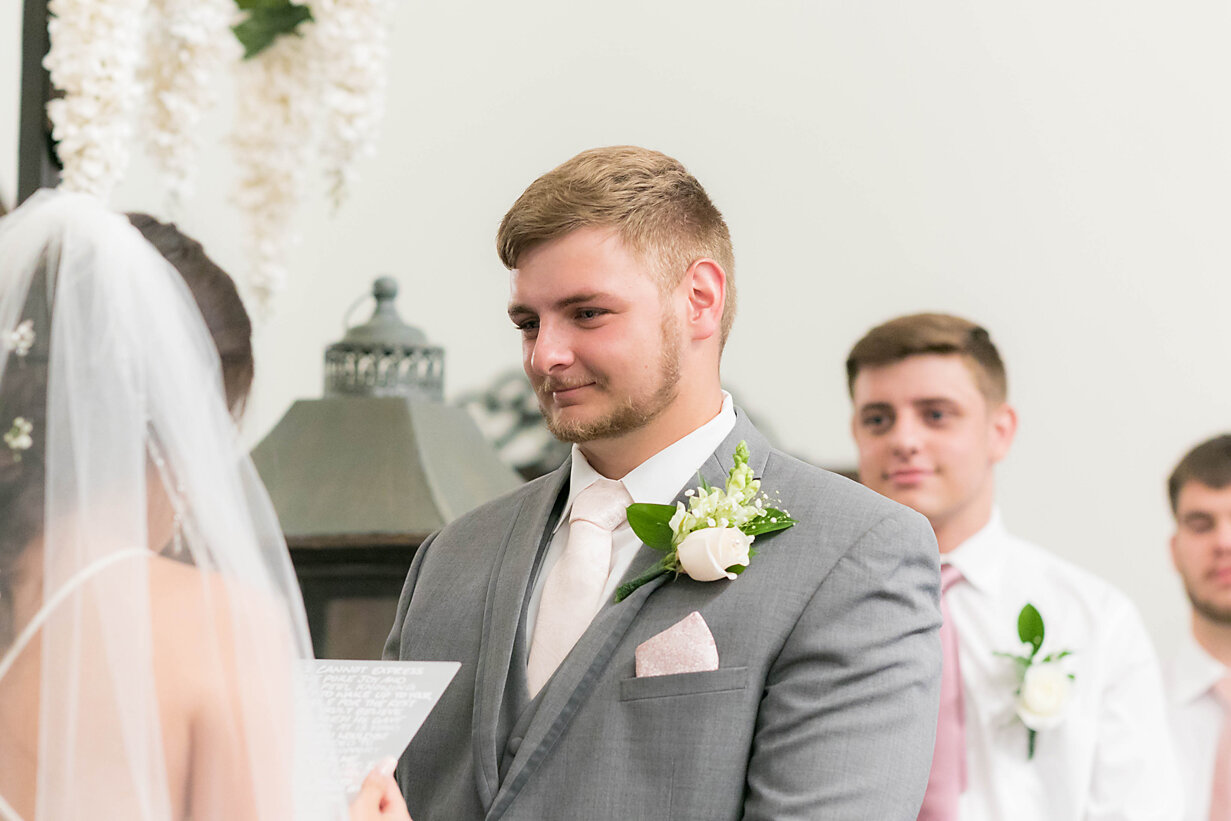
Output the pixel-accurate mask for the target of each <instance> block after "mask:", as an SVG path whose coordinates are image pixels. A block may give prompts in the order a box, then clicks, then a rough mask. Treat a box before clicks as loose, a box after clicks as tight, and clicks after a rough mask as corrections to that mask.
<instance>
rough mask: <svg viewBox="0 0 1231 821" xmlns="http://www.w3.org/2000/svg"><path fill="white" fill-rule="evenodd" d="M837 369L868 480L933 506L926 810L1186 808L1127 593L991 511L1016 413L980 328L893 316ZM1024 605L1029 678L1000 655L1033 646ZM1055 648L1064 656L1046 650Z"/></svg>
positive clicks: (1034, 812)
mask: <svg viewBox="0 0 1231 821" xmlns="http://www.w3.org/2000/svg"><path fill="white" fill-rule="evenodd" d="M846 370H847V379H848V387H849V390H850V393H851V398H852V401H853V404H854V414H853V418H852V421H851V430H852V433H853V435H854V438H855V444H856V446H857V447H858V450H859V473H860V477H861V479H862V481H863V482H864V484H866V485H868V486H869V487H871V488H872V489H874V490H877V491H879V492H880V493H882V494H884V495H886V496H888V497H889V498H890V499H893V500H894V501H897V502H901V503H902V504H905V505H908V506H910V507H913V508H914V509H915V510H918V511H919V512H920V513H922V514H924V515H925V516H927V518H928V521H929V522H930V523H931V525H932V529H933V530H934V531H935V533H936V540H937V543H938V544H939V547H940V552H941V580H942V582H941V584H942V612H944V613H945V618H946V626H945V627H944V628H942V630H941V644H942V648H943V649H944V653H945V669H944V676H943V680H942V685H941V709H940V718H939V723H938V726H937V738H936V750H935V758H934V761H933V764H932V773H931V776H930V778H929V782H928V789H927V793H926V796H925V798H924V803H923V808H922V810H921V812H920V815H919V818H920V819H921V821H922V820H923V819H926V821H937V820H938V819H943V820H944V821H955V820H957V819H960V821H1018V820H1019V821H1042V820H1043V819H1046V821H1095V819H1100V820H1101V819H1106V821H1112V819H1115V821H1163V820H1164V819H1166V820H1167V821H1175V819H1178V818H1180V815H1181V796H1180V789H1179V780H1178V773H1177V772H1176V767H1175V763H1174V759H1173V756H1172V753H1171V749H1170V744H1169V737H1168V733H1167V727H1166V719H1165V711H1164V706H1163V704H1164V702H1163V694H1162V685H1161V680H1160V676H1159V672H1158V664H1157V661H1156V657H1155V654H1154V650H1153V647H1152V645H1151V644H1150V641H1149V638H1148V637H1147V635H1146V632H1145V629H1144V627H1143V625H1142V623H1141V620H1140V618H1139V616H1138V614H1137V611H1136V609H1135V608H1134V607H1133V605H1132V604H1131V603H1130V602H1129V600H1128V599H1127V598H1126V597H1125V596H1124V595H1123V594H1121V593H1120V592H1119V591H1117V590H1115V589H1114V588H1113V587H1112V586H1111V585H1109V584H1107V583H1106V582H1104V581H1102V580H1101V579H1099V578H1097V577H1095V576H1093V575H1092V574H1090V573H1087V572H1085V571H1084V570H1081V569H1079V568H1077V567H1075V566H1073V565H1071V564H1069V563H1068V562H1065V561H1062V560H1061V559H1059V558H1057V557H1056V556H1054V555H1053V554H1051V553H1049V552H1047V551H1045V550H1043V549H1041V548H1039V547H1037V546H1035V545H1033V544H1031V543H1029V542H1026V541H1024V540H1022V539H1019V538H1016V537H1015V536H1012V535H1011V534H1010V533H1009V532H1008V531H1007V530H1006V529H1005V526H1004V524H1003V523H1002V521H1001V517H1000V513H999V511H998V510H997V508H996V492H995V471H996V465H997V464H998V463H999V462H1000V461H1001V460H1002V459H1003V458H1004V457H1005V455H1006V454H1007V453H1008V452H1009V447H1010V445H1011V444H1012V442H1013V437H1014V433H1015V432H1016V429H1017V414H1016V412H1015V411H1014V409H1013V407H1012V406H1011V405H1010V404H1009V403H1008V381H1007V378H1006V375H1005V368H1004V363H1003V362H1002V361H1001V358H1000V353H999V352H998V351H997V349H996V346H995V345H994V344H993V343H992V340H991V337H990V336H989V335H988V333H987V331H985V330H984V329H983V328H981V327H979V326H977V325H975V324H974V323H972V322H970V321H968V320H965V319H962V318H959V317H955V316H949V315H945V314H916V315H912V316H903V317H898V318H896V319H893V320H890V321H889V322H886V323H884V324H882V325H880V326H878V327H876V328H873V329H872V330H871V331H869V332H868V333H867V335H865V336H864V337H863V339H861V340H860V341H859V342H858V343H857V344H856V345H855V346H854V348H853V349H852V350H851V353H850V356H849V357H848V359H847V362H846ZM1064 471H1065V468H1064V467H1063V466H1058V470H1057V475H1058V476H1061V475H1063V473H1064ZM1026 604H1031V605H1033V606H1034V607H1035V608H1036V609H1037V611H1038V612H1039V614H1040V615H1041V616H1042V620H1043V624H1044V627H1045V632H1044V636H1043V644H1042V648H1041V650H1040V651H1039V652H1038V654H1037V655H1036V656H1035V657H1034V658H1035V660H1036V661H1037V662H1039V663H1038V664H1036V665H1034V669H1033V670H1031V671H1030V672H1029V673H1027V674H1026V678H1025V681H1024V682H1023V681H1021V680H1020V678H1019V674H1018V670H1017V665H1016V664H1015V663H1014V662H1013V661H1012V660H1010V659H1007V658H1005V657H1003V656H1001V655H998V654H999V653H1011V654H1013V655H1023V654H1025V655H1029V646H1028V645H1027V650H1026V651H1023V643H1022V641H1021V639H1020V638H1019V631H1018V618H1019V614H1020V613H1021V611H1022V609H1023V608H1024V606H1025V605H1026ZM1064 651H1070V652H1071V655H1069V656H1067V657H1064V658H1062V659H1060V660H1059V662H1058V666H1057V665H1054V664H1053V665H1048V664H1043V663H1042V661H1043V660H1044V659H1045V658H1046V657H1047V656H1049V655H1052V654H1059V653H1062V652H1064ZM1069 675H1072V676H1073V678H1071V679H1069V678H1068V676H1069ZM1019 686H1020V688H1021V697H1020V698H1019V697H1018V690H1019ZM1025 722H1029V724H1030V725H1031V726H1032V727H1033V728H1034V729H1033V731H1032V730H1031V728H1030V727H1028V726H1027V725H1026V723H1025Z"/></svg>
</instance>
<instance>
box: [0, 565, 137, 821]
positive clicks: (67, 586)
mask: <svg viewBox="0 0 1231 821" xmlns="http://www.w3.org/2000/svg"><path fill="white" fill-rule="evenodd" d="M153 555H154V554H153V553H151V552H150V551H149V550H146V549H144V548H140V547H129V548H125V549H124V550H117V551H116V552H114V553H109V554H107V555H106V556H103V557H102V558H101V559H98V560H97V561H95V562H94V563H93V564H89V565H86V566H85V567H83V568H81V569H80V570H78V571H77V572H76V573H75V574H73V575H72V577H70V578H69V580H68V581H67V582H65V583H64V584H63V585H61V586H60V589H59V590H57V591H56V592H55V594H54V595H52V597H51V598H49V599H48V600H47V601H45V602H43V606H42V607H40V608H39V610H38V612H37V613H35V614H34V618H32V619H30V621H28V622H27V623H26V626H25V627H24V628H23V629H22V631H21V633H20V634H18V636H17V638H16V639H14V640H13V643H12V644H10V645H9V649H8V650H6V651H5V653H4V658H2V659H0V679H2V678H4V675H5V673H7V672H8V671H9V668H10V667H12V666H13V663H14V662H16V661H17V657H18V656H20V655H21V651H22V650H24V649H26V645H27V644H29V643H30V640H31V639H33V638H34V636H35V634H37V633H38V631H39V628H40V627H42V626H43V623H44V622H46V621H47V619H48V618H49V617H50V616H51V613H52V611H54V610H55V609H56V608H57V607H59V606H60V604H61V603H63V601H64V600H65V599H66V598H68V596H69V594H70V593H72V592H73V591H74V590H76V589H77V588H78V587H81V585H83V584H85V583H86V582H88V581H89V580H90V578H91V577H93V576H96V575H98V574H99V573H100V572H101V571H103V570H105V569H106V568H108V567H110V566H111V565H113V564H115V563H116V562H118V561H120V560H122V559H130V558H133V557H136V556H146V557H148V556H153ZM0 818H3V819H4V821H22V817H21V816H20V815H18V814H17V810H15V809H13V807H12V805H11V804H9V802H7V801H5V800H4V796H3V795H0Z"/></svg>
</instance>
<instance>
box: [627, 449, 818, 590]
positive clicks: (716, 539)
mask: <svg viewBox="0 0 1231 821" xmlns="http://www.w3.org/2000/svg"><path fill="white" fill-rule="evenodd" d="M698 479H699V480H700V486H699V487H698V488H696V489H695V490H689V491H687V492H686V493H685V495H686V496H688V497H689V499H688V504H687V505H685V504H684V503H683V502H677V503H676V505H675V506H674V507H672V506H671V505H655V504H632V505H629V506H628V523H629V525H630V526H631V527H632V529H633V532H634V533H636V534H637V538H639V539H641V541H642V542H644V543H645V544H646V546H648V547H651V548H653V549H655V550H660V551H662V552H663V554H664V555H663V557H662V559H660V560H659V561H658V562H657V563H656V564H655V565H654V566H653V567H651V568H650V569H649V570H647V571H646V572H645V573H643V574H641V575H640V576H638V577H637V578H635V579H633V580H632V581H630V582H628V583H626V584H623V585H621V586H620V588H619V589H618V590H617V591H616V597H615V600H616V601H617V602H619V601H623V600H624V599H625V598H627V597H628V595H629V594H630V593H632V592H633V591H634V590H636V589H637V588H638V587H640V586H641V585H643V584H645V583H646V582H649V581H652V580H654V579H656V578H658V577H659V576H662V575H665V574H667V573H674V574H676V575H677V576H678V575H679V574H681V573H683V574H685V575H687V576H688V577H690V578H692V579H696V580H697V581H700V582H710V581H717V580H718V579H734V578H735V577H736V576H738V575H739V574H740V573H743V572H744V568H746V567H747V566H748V562H749V560H750V559H751V558H752V557H753V556H755V555H756V551H755V550H753V549H752V542H753V540H754V539H755V538H756V537H757V536H761V535H764V534H766V533H773V532H774V531H777V530H785V529H786V528H788V527H791V526H792V525H794V524H795V520H794V519H792V518H791V517H790V515H789V514H788V513H787V512H786V511H785V510H779V509H778V508H776V507H770V506H769V505H768V504H767V503H768V502H769V497H767V496H766V495H765V494H764V493H762V492H761V480H760V479H757V478H755V477H754V476H753V475H752V468H750V467H748V444H747V443H746V442H740V443H739V446H738V447H736V448H735V464H734V465H733V466H732V468H731V470H730V472H729V473H728V474H727V482H726V487H723V488H716V487H711V486H710V484H709V483H708V482H706V481H705V479H704V478H703V477H700V476H698Z"/></svg>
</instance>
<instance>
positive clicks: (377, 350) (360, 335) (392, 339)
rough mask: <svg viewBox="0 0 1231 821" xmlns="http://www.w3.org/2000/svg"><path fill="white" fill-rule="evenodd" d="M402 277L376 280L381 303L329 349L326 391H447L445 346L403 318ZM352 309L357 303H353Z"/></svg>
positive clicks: (432, 394)
mask: <svg viewBox="0 0 1231 821" xmlns="http://www.w3.org/2000/svg"><path fill="white" fill-rule="evenodd" d="M397 295H398V284H397V280H395V279H394V278H393V277H387V276H383V277H379V278H378V279H377V280H376V281H375V282H373V283H372V297H373V298H374V299H375V300H376V309H375V310H374V311H372V317H371V318H370V319H369V320H368V321H367V322H364V323H362V324H360V325H352V326H350V327H348V328H347V329H346V335H345V336H344V337H342V340H341V341H340V342H335V343H333V344H332V345H330V346H329V347H328V348H326V349H325V394H326V395H327V396H329V395H337V394H349V395H361V396H407V397H419V398H426V399H434V400H436V401H440V400H442V399H443V396H444V351H443V350H442V349H440V348H438V347H435V346H433V345H431V344H429V343H428V341H427V335H426V334H424V333H423V331H421V330H419V329H418V328H415V327H413V326H411V325H407V324H406V323H405V322H403V321H402V317H401V316H399V315H398V312H397V308H395V307H394V304H393V303H394V300H395V299H396V298H397ZM352 310H353V309H352Z"/></svg>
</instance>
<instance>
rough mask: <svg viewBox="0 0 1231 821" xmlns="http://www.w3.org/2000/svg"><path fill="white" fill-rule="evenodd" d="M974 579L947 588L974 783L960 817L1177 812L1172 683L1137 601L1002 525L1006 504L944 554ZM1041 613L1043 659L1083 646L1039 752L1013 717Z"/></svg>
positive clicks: (1139, 816) (1067, 818) (1168, 816)
mask: <svg viewBox="0 0 1231 821" xmlns="http://www.w3.org/2000/svg"><path fill="white" fill-rule="evenodd" d="M942 561H946V562H950V563H952V564H953V565H955V566H956V567H957V568H958V569H959V570H960V571H961V572H962V575H963V577H964V581H961V582H958V583H956V584H955V585H954V586H953V587H952V588H951V589H950V591H949V593H948V594H947V596H948V600H949V608H950V612H951V613H952V618H953V621H954V624H955V625H956V626H957V629H958V635H959V639H958V640H959V645H960V651H961V669H962V685H963V688H964V692H965V710H966V755H967V767H968V770H967V771H968V776H969V778H968V786H967V789H966V792H965V793H964V794H963V795H962V799H961V821H1113V819H1114V821H1147V820H1148V821H1179V819H1181V818H1182V817H1183V813H1182V806H1183V805H1182V794H1181V787H1180V780H1179V773H1178V771H1177V767H1176V764H1175V759H1174V756H1173V753H1172V750H1171V738H1170V732H1169V729H1168V725H1167V718H1166V709H1165V706H1164V705H1165V701H1164V696H1163V687H1162V679H1161V676H1160V674H1159V668H1158V662H1157V659H1156V657H1155V654H1154V649H1153V646H1152V645H1151V644H1150V640H1149V638H1148V636H1147V635H1146V631H1145V628H1144V626H1143V625H1142V622H1141V619H1140V617H1139V616H1138V614H1137V611H1136V609H1135V608H1134V607H1133V605H1132V603H1131V602H1129V600H1128V599H1127V598H1126V597H1125V596H1124V595H1123V594H1122V593H1120V592H1119V591H1118V590H1116V589H1115V588H1113V587H1112V586H1111V585H1109V584H1108V583H1107V582H1105V581H1103V580H1101V579H1099V578H1097V577H1096V576H1094V575H1092V574H1090V573H1088V572H1086V571H1084V570H1081V569H1079V568H1077V567H1075V566H1073V565H1071V564H1069V563H1067V562H1065V561H1062V560H1061V559H1059V558H1057V557H1055V556H1054V555H1052V554H1051V553H1048V552H1047V551H1045V550H1043V549H1041V548H1039V547H1036V546H1035V545H1033V544H1030V543H1029V542H1026V541H1023V540H1021V539H1018V538H1015V537H1013V536H1011V535H1009V533H1008V532H1007V531H1006V530H1005V529H1004V526H1003V525H1002V524H1001V521H1000V516H999V513H998V512H997V513H995V514H993V516H992V520H991V521H990V522H989V523H988V524H987V526H986V527H984V528H983V529H982V530H981V531H979V532H978V533H976V534H975V535H974V536H972V537H971V538H970V539H968V540H967V541H965V542H963V543H962V544H961V545H960V546H958V547H957V549H955V550H953V551H951V552H950V553H948V554H947V555H946V556H943V557H942ZM1026 603H1030V604H1033V605H1034V606H1035V607H1036V608H1037V609H1038V611H1039V613H1040V614H1041V615H1042V617H1043V621H1044V627H1045V637H1044V641H1043V647H1042V650H1041V651H1040V653H1039V658H1042V657H1043V656H1044V655H1046V654H1048V653H1057V652H1060V651H1062V650H1070V651H1072V655H1071V656H1069V657H1068V658H1066V659H1064V665H1065V668H1066V669H1067V670H1068V672H1070V673H1072V674H1074V675H1075V676H1076V678H1075V680H1074V681H1073V691H1072V693H1073V694H1072V700H1071V702H1070V704H1069V707H1068V709H1067V711H1066V712H1065V716H1064V720H1063V722H1062V723H1061V724H1060V725H1059V726H1058V727H1055V728H1053V729H1048V730H1041V731H1039V733H1038V737H1037V740H1036V745H1035V754H1034V758H1033V759H1027V757H1026V756H1027V730H1026V728H1025V727H1024V726H1023V725H1022V723H1021V721H1020V720H1018V719H1017V718H1016V716H1015V712H1014V700H1015V691H1016V690H1017V687H1018V680H1017V676H1016V673H1015V671H1014V664H1013V662H1011V661H1009V660H1008V659H1004V658H1000V657H998V656H996V655H995V653H996V652H998V651H999V652H1009V653H1013V654H1021V653H1022V652H1023V651H1022V646H1023V645H1022V643H1021V640H1020V639H1019V638H1018V634H1017V616H1018V613H1019V612H1020V611H1021V609H1022V607H1023V606H1024V605H1025V604H1026Z"/></svg>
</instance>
